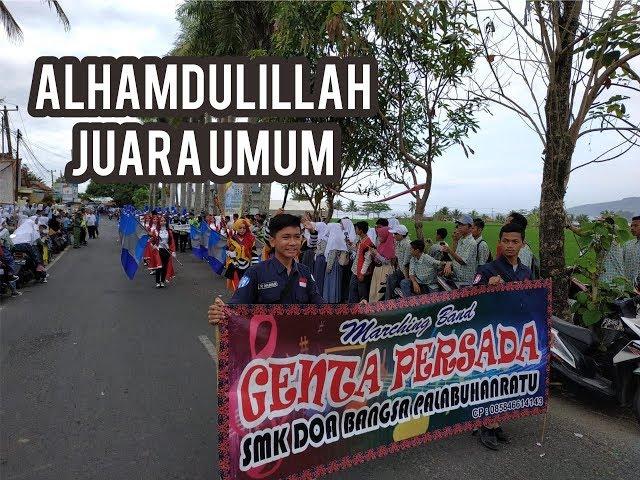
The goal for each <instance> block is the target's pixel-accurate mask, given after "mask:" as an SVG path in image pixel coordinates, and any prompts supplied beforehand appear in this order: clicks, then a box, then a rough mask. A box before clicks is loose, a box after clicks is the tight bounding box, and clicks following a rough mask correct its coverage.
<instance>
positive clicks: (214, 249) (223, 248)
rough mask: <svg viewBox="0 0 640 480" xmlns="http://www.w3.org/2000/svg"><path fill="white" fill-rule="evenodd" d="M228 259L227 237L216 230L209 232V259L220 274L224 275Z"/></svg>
mask: <svg viewBox="0 0 640 480" xmlns="http://www.w3.org/2000/svg"><path fill="white" fill-rule="evenodd" d="M226 259H227V237H224V236H222V235H220V234H219V233H218V232H216V231H215V230H211V231H210V232H209V248H208V251H207V261H208V262H209V265H210V266H211V269H212V270H213V271H214V272H216V273H217V274H218V275H222V271H223V270H224V264H225V261H226Z"/></svg>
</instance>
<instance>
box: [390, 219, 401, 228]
mask: <svg viewBox="0 0 640 480" xmlns="http://www.w3.org/2000/svg"><path fill="white" fill-rule="evenodd" d="M398 226H400V221H399V220H398V219H397V218H394V217H392V218H390V219H389V229H392V228H396V227H398Z"/></svg>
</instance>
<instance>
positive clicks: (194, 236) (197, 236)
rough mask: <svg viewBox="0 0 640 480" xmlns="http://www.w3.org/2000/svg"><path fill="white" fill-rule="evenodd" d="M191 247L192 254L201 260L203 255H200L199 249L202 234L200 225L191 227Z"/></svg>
mask: <svg viewBox="0 0 640 480" xmlns="http://www.w3.org/2000/svg"><path fill="white" fill-rule="evenodd" d="M190 232H191V245H192V248H193V254H194V255H195V256H196V257H198V258H199V259H200V260H202V258H203V255H202V253H203V252H202V249H201V248H200V246H201V245H202V237H203V232H202V224H198V225H191V230H190Z"/></svg>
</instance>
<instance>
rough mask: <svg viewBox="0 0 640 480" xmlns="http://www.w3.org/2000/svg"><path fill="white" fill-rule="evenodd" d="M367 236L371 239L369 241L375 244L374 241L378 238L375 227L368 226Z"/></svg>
mask: <svg viewBox="0 0 640 480" xmlns="http://www.w3.org/2000/svg"><path fill="white" fill-rule="evenodd" d="M367 236H368V237H369V238H370V239H371V241H372V242H373V244H374V245H375V244H376V241H377V240H378V234H377V233H376V229H375V228H373V227H369V230H368V231H367Z"/></svg>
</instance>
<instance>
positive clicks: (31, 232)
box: [11, 218, 40, 244]
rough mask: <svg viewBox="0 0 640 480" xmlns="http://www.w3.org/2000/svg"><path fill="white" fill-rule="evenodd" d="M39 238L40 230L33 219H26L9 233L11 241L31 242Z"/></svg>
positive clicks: (16, 242)
mask: <svg viewBox="0 0 640 480" xmlns="http://www.w3.org/2000/svg"><path fill="white" fill-rule="evenodd" d="M39 238H40V232H38V227H36V224H35V223H34V221H33V220H31V219H30V218H28V219H26V220H25V221H24V222H22V224H21V225H20V226H19V227H18V228H16V230H15V232H13V234H12V235H11V240H12V241H13V243H15V244H18V243H33V242H35V241H36V240H37V239H39Z"/></svg>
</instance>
